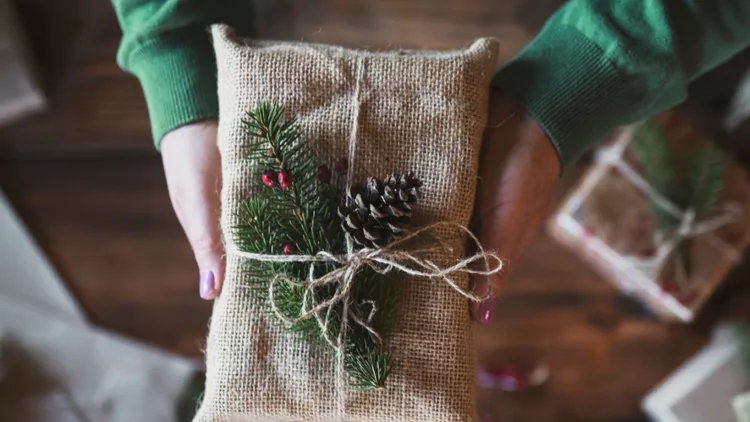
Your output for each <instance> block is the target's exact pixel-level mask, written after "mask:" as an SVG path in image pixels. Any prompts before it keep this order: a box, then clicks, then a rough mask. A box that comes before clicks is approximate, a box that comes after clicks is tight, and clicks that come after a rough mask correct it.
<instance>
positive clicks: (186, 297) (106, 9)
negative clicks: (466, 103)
mask: <svg viewBox="0 0 750 422" xmlns="http://www.w3.org/2000/svg"><path fill="white" fill-rule="evenodd" d="M19 3H21V4H20V6H21V7H20V9H21V11H22V13H23V16H24V18H25V21H26V26H27V30H28V32H29V35H30V38H31V40H32V42H33V47H34V52H35V55H36V56H37V57H38V60H39V63H40V70H41V74H42V76H43V79H44V82H45V86H46V89H47V92H48V93H49V96H50V99H51V109H50V110H49V111H48V112H46V113H44V114H42V115H39V116H36V117H33V118H30V119H27V120H25V121H23V122H20V123H17V124H15V125H12V126H9V127H5V128H0V187H2V189H3V190H5V191H6V193H7V195H8V197H9V198H10V200H11V201H12V203H13V205H14V206H15V207H16V208H17V210H18V212H19V213H20V215H21V216H22V218H23V220H24V221H25V222H26V223H27V224H28V226H29V228H30V229H31V231H32V233H33V234H34V235H35V236H36V238H37V240H38V241H39V243H40V244H41V246H42V248H43V249H44V250H45V251H46V252H47V253H48V254H49V256H50V257H51V259H52V261H53V262H54V264H55V265H56V267H57V268H58V269H59V271H60V273H61V274H62V275H63V277H64V278H65V280H66V282H67V283H68V285H69V286H70V289H71V290H72V291H73V292H74V294H75V296H76V297H77V298H78V300H79V301H80V303H81V304H82V306H83V307H84V309H85V310H86V312H87V313H88V315H89V317H90V318H91V320H92V321H94V322H95V323H96V324H99V325H101V326H103V327H106V328H108V329H111V330H114V331H118V332H121V333H124V334H126V335H128V336H131V337H134V338H136V339H139V340H142V341H144V342H147V343H151V344H154V345H157V346H160V347H163V348H165V349H168V350H172V351H176V352H179V353H184V354H187V355H193V356H198V355H200V353H201V344H202V342H203V338H204V336H205V332H206V327H207V321H208V317H209V315H210V304H209V303H206V302H204V301H201V300H200V299H199V298H198V294H197V291H198V286H197V284H198V276H197V273H196V267H195V264H194V263H193V260H192V256H191V252H190V249H189V247H188V244H187V242H186V241H185V239H184V238H183V236H182V233H181V231H180V227H179V225H178V223H177V220H176V218H175V217H174V215H173V214H172V210H171V206H170V203H169V198H168V196H167V191H166V186H165V183H164V180H163V173H162V169H161V162H160V158H159V156H158V154H157V153H156V152H155V151H154V150H153V148H152V144H151V139H150V132H149V126H148V120H147V113H146V110H145V105H144V101H143V96H142V94H141V91H140V88H139V85H138V83H137V81H136V80H135V79H134V78H132V77H130V76H128V75H126V74H124V73H122V72H121V71H120V70H119V69H118V68H117V65H116V63H115V62H114V55H115V52H116V48H117V42H118V40H119V36H120V33H119V30H118V28H117V22H116V20H115V17H114V14H113V12H112V10H111V6H110V5H109V3H108V2H105V1H93V0H92V1H84V0H77V1H71V2H53V1H48V0H24V1H23V2H19ZM63 3H65V4H64V5H63ZM558 3H560V2H558V1H554V0H534V1H521V0H512V1H510V0H509V1H495V0H471V1H468V0H466V1H427V0H422V1H411V2H406V1H396V0H390V1H368V2H349V1H338V0H315V1H312V0H296V1H292V0H286V1H281V0H276V1H272V0H265V1H258V2H257V4H258V16H260V18H259V19H258V22H259V33H260V35H261V36H264V37H267V38H279V39H299V38H302V39H306V40H315V41H322V42H336V43H342V44H347V45H368V46H375V47H385V46H393V45H399V46H404V47H428V48H445V47H456V46H460V45H464V44H466V43H467V42H468V41H470V40H471V39H472V38H475V37H478V36H487V35H490V36H496V37H499V38H500V40H501V42H503V53H504V55H505V56H506V57H507V56H510V55H511V54H512V53H513V52H514V51H517V50H518V49H519V48H520V47H521V46H522V45H523V44H524V43H525V42H526V41H527V40H528V39H529V38H530V37H531V36H533V34H534V33H535V31H537V30H538V29H539V28H540V27H541V25H542V24H543V22H544V19H545V17H546V16H547V15H548V14H550V13H551V12H552V11H553V10H554V9H555V8H556V7H557V6H558ZM574 177H575V175H571V176H569V177H568V180H567V181H566V183H567V184H569V183H570V180H572V178H574ZM566 183H563V185H566ZM562 190H564V186H563V187H561V191H562ZM748 271H749V270H748V268H747V267H741V268H739V269H737V270H736V271H735V272H733V275H732V276H731V277H730V281H729V283H728V286H729V287H727V288H725V289H722V290H721V291H720V292H719V293H718V294H717V296H716V297H715V298H714V299H713V300H712V301H711V303H710V305H709V308H708V309H707V310H706V312H705V313H704V315H703V317H701V318H700V320H699V321H698V322H697V323H696V324H694V325H692V326H676V325H672V326H669V325H663V324H660V323H657V322H654V321H652V320H651V319H649V318H648V317H646V316H644V314H643V313H642V311H641V310H640V309H639V308H638V307H637V306H634V305H633V303H631V302H629V301H627V300H625V299H623V298H621V297H620V296H619V295H618V294H617V293H616V292H615V290H614V289H612V288H611V287H610V286H609V285H608V284H606V283H605V282H604V281H602V280H601V279H600V278H599V277H597V276H596V275H595V274H594V273H593V272H592V271H591V270H589V269H588V268H587V267H586V265H584V264H583V263H582V262H581V261H580V260H579V259H577V258H576V257H575V256H574V255H573V254H571V253H570V252H568V251H565V250H563V249H562V248H560V247H559V246H557V245H556V244H555V243H554V242H552V241H551V240H550V239H549V238H548V237H546V236H544V235H542V236H541V237H540V238H539V239H538V240H537V241H536V242H535V243H534V245H533V248H532V250H531V252H530V254H529V255H528V256H527V258H526V259H525V261H524V262H523V264H522V265H521V267H520V269H519V270H518V272H516V273H515V274H513V275H512V277H510V279H509V280H508V283H507V289H506V291H505V293H504V295H503V299H502V301H501V302H500V304H499V305H498V308H497V316H496V321H495V323H494V324H493V325H491V326H489V327H482V328H477V334H478V343H477V347H478V350H479V355H480V359H481V361H482V362H486V363H499V364H501V363H505V362H526V363H529V362H546V363H547V364H548V365H549V366H550V367H551V378H550V380H549V382H548V383H547V384H545V385H544V386H543V387H541V388H539V389H536V390H531V391H528V392H525V393H519V394H504V393H499V392H497V391H483V392H482V393H481V399H482V409H483V411H487V412H492V413H494V414H495V415H496V420H498V421H534V422H543V421H636V420H642V419H643V416H642V415H641V412H640V410H639V402H640V399H641V397H642V396H643V394H644V393H646V392H647V391H648V390H649V389H650V388H652V387H654V386H655V385H656V383H658V382H659V381H660V380H661V379H662V378H663V377H664V376H665V375H667V374H668V373H669V372H670V371H672V370H673V369H674V368H675V367H676V366H677V365H679V364H680V363H681V362H682V361H684V360H685V359H686V358H687V357H688V356H690V355H691V354H692V353H694V352H695V351H696V350H697V348H699V347H700V346H701V345H702V344H703V343H704V342H705V341H706V338H707V336H708V333H709V332H710V328H711V326H712V324H713V323H714V322H716V321H717V320H719V319H720V318H722V317H725V316H745V315H743V313H745V312H746V311H745V309H746V307H747V305H748V303H750V292H748V290H747V289H743V288H742V286H741V284H742V282H743V281H744V280H745V279H746V278H747V276H748Z"/></svg>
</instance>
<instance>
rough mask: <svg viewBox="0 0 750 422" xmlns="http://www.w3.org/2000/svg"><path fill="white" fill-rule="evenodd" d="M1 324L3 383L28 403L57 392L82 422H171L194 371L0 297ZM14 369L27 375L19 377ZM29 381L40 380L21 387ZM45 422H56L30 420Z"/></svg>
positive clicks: (171, 357) (121, 340)
mask: <svg viewBox="0 0 750 422" xmlns="http://www.w3.org/2000/svg"><path fill="white" fill-rule="evenodd" d="M0 325H2V326H3V327H4V328H5V330H6V331H7V333H8V336H7V341H8V342H7V343H8V345H10V346H11V349H12V351H14V353H11V354H10V357H9V362H8V365H9V369H8V377H7V379H6V382H8V383H11V382H14V380H15V382H16V383H19V384H20V386H14V389H15V391H16V392H17V393H18V394H21V395H23V393H24V390H25V389H26V390H28V391H29V393H28V394H27V395H28V396H31V397H36V396H38V395H39V394H40V393H49V392H53V393H58V392H63V393H65V394H66V395H67V396H68V397H69V398H70V400H69V402H70V404H71V406H73V407H74V408H76V409H77V410H78V412H79V413H80V414H81V415H85V420H88V421H96V422H134V421H138V422H169V421H173V420H175V416H176V415H175V411H176V408H177V403H178V402H179V398H180V396H181V395H182V392H183V391H184V389H185V387H186V386H187V383H188V381H189V380H190V378H191V376H192V375H193V373H194V370H195V369H194V367H193V365H192V363H191V362H190V361H189V360H187V359H185V358H180V357H177V356H174V355H171V354H168V353H165V352H162V351H159V350H156V349H154V348H150V347H146V346H144V345H141V344H139V343H136V342H133V341H130V340H127V339H124V338H122V337H120V336H117V335H114V334H111V333H108V332H105V331H103V330H99V329H96V328H92V327H85V326H80V325H79V324H75V323H70V322H68V321H66V320H63V319H60V318H56V317H55V316H54V315H52V314H44V313H42V312H39V311H38V310H36V309H34V308H32V307H29V306H25V305H24V304H23V303H19V302H17V301H14V300H9V299H6V298H0ZM14 355H15V359H14V357H13V356H14ZM19 371H21V372H23V373H27V374H28V375H25V374H20V375H19ZM32 379H36V380H40V379H41V380H42V381H37V382H31V383H30V384H29V385H25V383H24V382H21V381H20V380H32ZM51 397H58V398H59V397H60V396H59V395H54V394H53V395H52V396H51ZM3 399H5V400H6V403H2V402H0V409H2V408H3V407H9V406H10V404H9V403H8V402H7V401H10V403H19V400H18V399H17V398H15V397H13V395H12V394H11V397H10V398H8V396H7V394H6V395H4V396H3V397H2V398H0V400H3ZM50 406H54V404H50ZM48 421H49V422H57V419H49V420H40V419H37V420H34V421H33V422H48ZM14 422H16V421H14ZM18 422H27V421H18ZM28 422H32V421H28Z"/></svg>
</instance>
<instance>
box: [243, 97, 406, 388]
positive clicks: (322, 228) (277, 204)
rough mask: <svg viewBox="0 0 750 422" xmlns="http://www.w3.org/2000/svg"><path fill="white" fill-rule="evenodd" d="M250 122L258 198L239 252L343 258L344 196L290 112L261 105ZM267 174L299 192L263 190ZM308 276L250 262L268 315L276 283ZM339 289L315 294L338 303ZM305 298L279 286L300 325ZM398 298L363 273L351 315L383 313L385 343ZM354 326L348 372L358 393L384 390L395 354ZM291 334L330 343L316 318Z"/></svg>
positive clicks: (378, 320) (249, 275) (248, 203)
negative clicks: (286, 178)
mask: <svg viewBox="0 0 750 422" xmlns="http://www.w3.org/2000/svg"><path fill="white" fill-rule="evenodd" d="M243 123H244V125H245V127H246V130H247V133H248V135H249V136H248V138H249V139H248V141H247V143H246V145H245V146H244V148H245V150H244V157H245V159H247V160H251V161H252V162H253V164H254V167H255V168H256V169H257V174H256V175H254V178H253V180H254V183H253V184H252V185H251V186H250V192H252V197H251V198H250V199H247V200H245V201H243V202H242V203H241V204H240V208H239V211H238V214H237V217H238V220H239V222H238V224H237V225H236V226H235V227H234V228H233V237H234V241H235V243H236V245H237V247H238V248H239V249H240V250H242V251H246V252H252V253H263V254H280V253H281V250H282V248H283V247H284V245H287V244H291V245H293V246H294V248H295V250H296V253H300V254H304V255H314V254H316V253H318V252H320V251H329V252H331V253H334V254H343V253H344V252H345V238H344V232H343V229H342V228H341V221H340V218H339V217H338V214H337V212H336V208H337V207H338V205H339V204H340V203H341V200H342V197H343V194H344V193H343V192H342V191H341V190H339V189H336V188H335V187H334V186H333V185H331V184H327V183H321V182H320V181H319V180H318V178H317V169H318V164H319V163H318V162H317V157H316V156H315V154H314V151H312V150H311V149H310V148H309V147H308V146H307V144H306V143H305V142H304V141H303V140H302V139H301V130H300V128H299V125H298V124H297V120H296V119H295V118H290V119H286V120H285V119H284V107H283V106H278V105H269V104H268V103H264V102H261V103H259V104H258V105H257V107H256V108H255V109H254V110H252V111H250V112H248V113H247V119H246V120H245V121H243ZM267 170H273V171H275V172H277V173H280V172H282V171H283V172H287V173H289V174H291V176H292V187H291V188H289V189H286V190H282V189H280V188H279V187H278V186H274V187H267V186H265V185H263V184H262V183H261V182H260V180H261V175H262V173H263V172H265V171H267ZM335 268H336V266H335V264H332V263H317V264H315V267H314V274H313V275H314V277H320V276H323V275H325V274H327V273H328V272H330V271H332V270H334V269H335ZM309 270H310V264H309V263H295V262H291V263H270V262H258V261H248V262H246V263H245V264H244V267H243V271H244V275H245V278H246V280H247V281H248V286H249V288H250V290H251V292H252V294H253V295H254V296H255V298H256V299H257V300H258V303H261V304H264V305H266V306H267V307H268V308H269V312H271V310H270V298H269V297H268V295H269V283H270V281H271V280H273V279H274V277H275V276H276V275H278V274H286V275H288V276H290V277H292V278H294V279H296V280H307V279H308V276H309ZM336 287H337V286H336V285H327V286H321V287H319V288H317V289H316V290H315V292H314V295H313V296H314V300H315V302H316V303H320V302H323V301H325V300H327V299H328V298H330V297H332V296H333V294H334V293H335V290H336ZM304 293H305V288H304V287H303V286H296V285H291V284H288V283H278V284H277V285H276V286H275V289H274V296H275V297H274V301H275V303H276V305H277V308H278V309H279V311H280V312H281V313H282V314H283V315H284V316H285V317H287V318H290V319H293V318H296V317H297V316H299V313H300V310H301V309H302V300H303V297H304ZM397 296H398V294H397V283H395V282H393V281H391V280H388V279H387V278H386V277H385V276H383V275H381V274H378V273H377V272H375V271H373V270H372V269H370V268H366V269H364V270H362V271H361V272H360V273H359V274H357V279H356V280H355V286H354V289H353V298H352V302H351V307H352V311H353V312H356V313H357V315H358V317H359V318H361V319H363V320H368V319H369V317H370V312H371V311H372V309H373V306H374V307H375V308H376V309H377V312H376V313H374V314H372V320H371V321H370V324H371V326H372V327H373V328H374V329H375V330H376V331H377V332H378V333H380V335H381V336H386V337H387V333H388V330H389V329H390V327H391V326H392V325H393V321H394V319H395V315H396V313H395V309H396V308H397ZM308 305H309V306H312V304H308ZM309 306H308V307H309ZM342 308H343V306H342V305H336V306H334V307H333V309H332V314H331V319H330V321H329V327H328V329H329V330H330V332H329V333H328V334H329V336H330V337H332V338H336V337H337V336H338V331H339V328H340V327H341V321H342V317H343V315H342V313H343V311H342ZM348 327H349V328H348V333H347V334H348V335H347V339H346V340H347V345H348V346H347V354H346V369H347V373H348V375H349V377H350V378H351V387H352V388H353V389H356V390H360V391H368V390H372V389H375V388H380V387H382V386H383V385H384V384H385V380H386V378H387V377H388V374H389V373H390V371H391V366H392V365H391V357H390V355H389V354H387V353H386V352H385V351H384V350H381V347H380V345H376V344H375V342H374V341H373V339H372V338H371V336H370V333H369V332H367V330H365V329H363V328H362V327H361V326H359V325H357V324H356V323H355V322H354V321H353V320H351V319H350V320H349V321H348ZM286 328H287V329H288V330H289V331H291V332H294V333H298V334H299V335H300V336H301V337H304V338H307V339H309V340H312V341H314V342H317V343H322V344H327V343H325V342H324V341H323V340H324V336H323V333H322V332H321V328H320V326H319V325H318V323H317V322H316V321H315V319H312V318H311V319H307V320H304V321H300V322H299V323H297V324H295V325H293V326H291V327H286ZM332 355H333V354H332ZM334 358H335V356H334Z"/></svg>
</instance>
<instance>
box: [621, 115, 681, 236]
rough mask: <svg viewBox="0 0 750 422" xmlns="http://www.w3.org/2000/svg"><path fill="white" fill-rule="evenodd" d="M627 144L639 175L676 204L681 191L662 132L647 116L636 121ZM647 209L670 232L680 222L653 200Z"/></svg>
mask: <svg viewBox="0 0 750 422" xmlns="http://www.w3.org/2000/svg"><path fill="white" fill-rule="evenodd" d="M630 145H631V148H632V151H633V153H634V154H635V156H636V158H637V159H638V161H639V162H640V163H641V165H642V167H643V176H644V178H645V179H646V180H647V181H648V183H649V184H650V185H651V186H653V187H654V189H656V190H657V191H658V192H659V193H661V194H662V195H664V196H666V197H667V199H669V200H670V201H671V202H673V203H674V204H675V205H677V206H681V205H682V204H683V203H684V202H685V201H684V193H683V191H682V189H681V188H680V186H679V185H678V183H677V176H676V172H675V166H674V163H673V162H672V155H671V153H670V151H669V144H668V143H667V140H666V138H665V137H664V134H663V133H662V132H661V130H659V127H658V126H657V125H656V123H655V122H653V121H651V120H648V121H645V122H643V123H641V124H639V125H638V127H637V128H636V130H635V133H634V134H633V141H632V142H631V144H630ZM651 209H652V211H653V213H654V216H655V217H656V220H657V222H658V224H659V227H661V228H662V230H664V231H666V232H667V233H671V232H672V231H673V230H675V229H676V228H677V227H678V226H679V225H680V220H679V219H678V218H677V217H675V216H673V215H672V214H670V213H669V212H667V211H666V210H665V209H663V208H661V207H660V206H659V205H657V204H656V203H655V202H652V203H651Z"/></svg>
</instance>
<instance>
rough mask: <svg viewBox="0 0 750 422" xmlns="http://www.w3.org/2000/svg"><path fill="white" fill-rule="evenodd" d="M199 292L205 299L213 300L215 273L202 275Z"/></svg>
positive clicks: (210, 272)
mask: <svg viewBox="0 0 750 422" xmlns="http://www.w3.org/2000/svg"><path fill="white" fill-rule="evenodd" d="M198 290H199V292H200V295H201V297H202V298H203V299H211V297H212V295H213V293H214V272H213V271H209V272H207V273H202V274H201V281H200V286H199V289H198Z"/></svg>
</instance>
